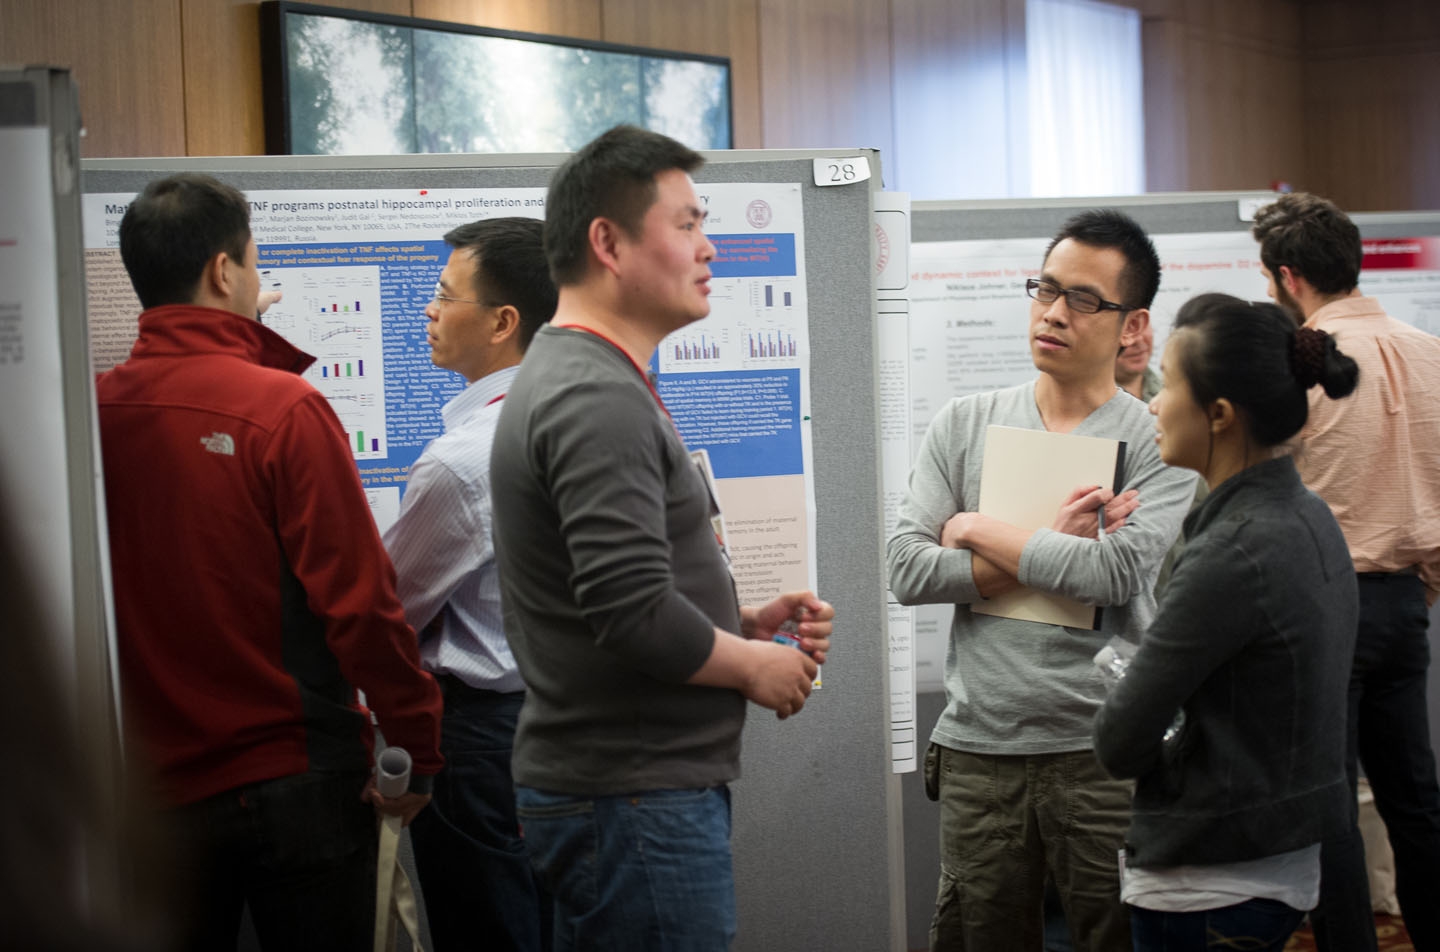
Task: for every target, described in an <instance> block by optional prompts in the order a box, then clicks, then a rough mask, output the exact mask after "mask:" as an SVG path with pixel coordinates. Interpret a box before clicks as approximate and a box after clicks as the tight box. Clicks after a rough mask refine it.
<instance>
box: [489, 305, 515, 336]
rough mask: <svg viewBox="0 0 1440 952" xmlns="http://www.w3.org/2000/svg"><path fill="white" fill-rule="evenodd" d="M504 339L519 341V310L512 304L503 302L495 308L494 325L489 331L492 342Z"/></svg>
mask: <svg viewBox="0 0 1440 952" xmlns="http://www.w3.org/2000/svg"><path fill="white" fill-rule="evenodd" d="M506 341H514V342H515V343H516V344H518V343H519V342H520V311H519V309H517V308H516V307H515V305H513V304H503V305H501V306H500V307H497V308H496V309H495V327H494V329H493V330H491V332H490V342H491V343H492V344H503V343H505V342H506Z"/></svg>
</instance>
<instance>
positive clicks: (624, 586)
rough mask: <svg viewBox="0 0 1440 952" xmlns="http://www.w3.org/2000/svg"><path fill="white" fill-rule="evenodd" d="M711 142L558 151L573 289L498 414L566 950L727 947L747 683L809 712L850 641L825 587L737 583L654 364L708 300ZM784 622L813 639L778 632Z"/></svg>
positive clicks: (549, 869)
mask: <svg viewBox="0 0 1440 952" xmlns="http://www.w3.org/2000/svg"><path fill="white" fill-rule="evenodd" d="M701 161H702V160H701V158H700V156H699V155H698V154H696V153H695V152H693V151H691V150H690V149H688V148H686V147H685V146H683V145H681V144H680V143H678V142H675V141H674V140H672V139H668V138H666V137H665V136H662V135H659V134H656V133H652V132H646V131H644V130H641V129H636V128H633V127H627V126H620V127H617V128H615V129H612V130H610V131H609V132H607V133H605V134H604V135H602V136H600V137H599V138H598V139H596V140H595V141H594V142H591V143H590V144H589V145H587V146H586V147H585V148H583V149H581V150H580V151H579V152H578V153H576V154H575V156H573V157H572V158H571V159H570V160H569V161H568V162H566V163H565V165H563V166H561V168H560V169H559V170H558V171H557V172H556V174H555V177H554V179H553V180H552V181H551V184H550V191H549V194H548V197H547V199H546V215H545V252H546V256H547V258H548V259H549V262H550V272H551V275H552V276H553V277H554V279H555V283H556V285H557V287H558V288H559V291H560V300H559V306H558V308H557V309H556V312H555V317H554V319H553V320H552V322H551V324H550V326H549V327H546V328H543V329H542V330H541V331H540V332H539V333H538V334H537V335H536V336H535V340H534V342H533V343H532V344H531V347H530V350H529V351H528V353H527V354H526V357H525V360H524V362H523V363H522V364H521V366H520V371H519V373H518V374H517V376H516V378H515V381H514V383H513V384H512V386H511V387H510V391H509V393H508V395H507V396H506V398H505V401H504V404H503V407H502V410H501V413H500V422H499V426H498V429H497V431H496V435H495V445H494V451H493V453H492V457H491V489H492V492H493V494H494V501H495V506H494V518H495V537H496V538H495V550H496V553H497V561H498V563H499V567H500V587H501V601H502V603H503V611H504V618H505V635H506V637H507V639H508V640H509V642H510V647H511V650H512V651H513V652H514V654H515V660H516V662H517V663H518V664H519V667H520V674H521V676H522V677H523V678H524V680H525V683H526V686H527V689H528V693H527V695H526V700H525V705H524V707H523V708H522V709H521V712H520V721H519V726H518V729H517V732H516V735H515V753H514V761H513V771H514V776H515V783H516V804H517V813H518V815H519V818H520V822H521V825H522V827H523V829H524V837H525V844H526V849H527V851H528V852H529V854H530V859H531V863H532V865H533V866H534V867H535V869H536V870H537V872H538V873H539V874H540V877H541V879H542V881H543V882H544V883H545V884H546V885H547V886H548V887H549V888H550V890H551V891H552V893H553V894H554V896H555V905H556V910H555V947H556V949H557V950H559V949H597V950H609V949H613V950H617V952H618V950H646V949H654V950H663V949H680V948H684V949H715V950H720V949H724V948H726V947H728V945H729V942H730V939H731V937H732V936H733V935H734V932H735V898H734V883H733V876H732V872H731V863H730V794H729V789H728V787H727V784H728V783H729V782H730V781H731V780H734V779H735V778H736V776H737V775H738V773H739V754H740V730H741V727H742V725H743V723H744V718H745V709H746V701H747V700H749V701H754V702H755V703H757V704H760V705H761V706H763V707H766V708H769V709H771V710H773V711H775V712H776V713H777V714H778V715H779V716H780V717H787V716H789V715H791V714H794V713H796V712H797V711H799V710H800V708H801V707H802V706H803V705H804V703H805V699H806V697H807V696H808V695H809V693H810V688H811V684H812V683H813V681H814V678H815V674H816V671H817V668H816V665H817V664H818V663H820V662H823V661H824V659H825V652H826V651H827V650H828V648H829V643H830V642H829V637H830V629H831V622H830V619H831V618H832V616H833V614H834V611H833V609H832V608H831V607H830V606H829V605H828V604H826V603H825V602H822V601H821V600H820V599H818V598H816V597H815V595H813V594H812V593H810V592H795V593H791V594H787V595H782V596H780V597H778V598H776V599H775V600H773V601H772V602H770V603H769V604H767V605H765V606H763V607H761V608H758V609H757V608H748V607H747V608H742V607H740V606H739V605H737V604H736V598H735V587H734V583H733V581H732V580H731V577H730V571H729V567H728V566H727V564H726V562H725V557H724V554H723V553H722V551H721V549H720V546H719V544H718V542H717V540H716V538H715V533H714V531H713V529H712V528H711V522H710V494H709V490H708V489H707V487H706V484H705V482H704V479H703V477H702V476H701V475H700V473H699V471H698V470H697V469H696V468H695V465H694V464H693V462H692V461H691V459H690V455H689V453H688V452H686V449H685V445H684V444H683V443H682V442H681V440H680V436H679V434H678V433H677V432H676V430H675V427H674V425H673V424H672V423H671V421H670V419H669V415H668V414H667V413H666V411H665V407H664V404H663V403H661V401H660V397H659V395H658V393H657V392H656V390H655V387H654V384H653V382H652V381H651V380H650V377H649V374H648V373H647V372H646V370H645V367H646V365H647V364H648V363H649V362H650V359H651V357H652V356H653V354H654V352H655V348H656V346H657V345H658V344H659V342H660V340H661V339H662V338H664V337H665V336H666V335H668V334H669V333H671V332H672V331H674V330H677V329H678V328H680V327H683V326H685V325H686V324H689V323H692V322H694V321H697V320H700V319H701V318H703V317H704V316H705V315H706V314H708V313H709V311H710V304H709V300H708V295H709V291H710V285H709V281H710V261H711V259H712V258H714V256H715V248H714V246H713V245H711V244H710V241H709V239H708V238H706V237H705V235H704V233H703V231H702V230H701V224H702V223H703V221H704V218H705V211H704V209H703V208H702V207H701V205H700V200H699V198H698V197H697V195H696V193H695V186H694V183H693V182H692V181H691V180H690V176H689V174H688V173H690V172H691V171H693V170H694V169H696V168H698V167H699V165H700V163H701ZM786 622H794V623H795V627H796V635H797V637H798V639H799V642H800V644H799V647H800V648H801V649H802V650H796V648H795V647H792V646H790V645H786V644H777V643H776V642H774V641H772V637H773V636H774V635H775V634H776V633H777V632H778V631H779V630H780V626H781V625H782V624H784V623H786Z"/></svg>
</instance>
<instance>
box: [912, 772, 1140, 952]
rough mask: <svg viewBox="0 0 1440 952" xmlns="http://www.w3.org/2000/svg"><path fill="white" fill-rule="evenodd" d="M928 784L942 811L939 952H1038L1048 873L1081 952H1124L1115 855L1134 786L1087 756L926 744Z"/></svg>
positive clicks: (934, 925) (935, 934)
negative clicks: (972, 751)
mask: <svg viewBox="0 0 1440 952" xmlns="http://www.w3.org/2000/svg"><path fill="white" fill-rule="evenodd" d="M925 779H926V786H927V788H928V790H929V791H931V792H932V793H933V795H936V796H937V797H938V799H939V802H940V887H939V891H938V895H937V896H936V900H935V918H934V919H933V920H932V922H931V925H930V948H931V949H932V950H934V952H1010V950H1014V952H1039V950H1040V949H1041V948H1042V946H1043V922H1042V915H1041V907H1042V904H1043V900H1044V886H1045V873H1046V871H1047V870H1049V872H1050V874H1051V875H1052V876H1053V877H1054V879H1055V886H1056V889H1057V890H1058V891H1059V893H1060V899H1061V902H1062V903H1063V905H1064V907H1065V918H1066V921H1067V922H1068V923H1069V926H1070V935H1071V937H1072V939H1073V941H1074V945H1075V950H1076V952H1128V950H1129V949H1130V947H1131V946H1130V916H1129V911H1128V910H1127V909H1126V908H1125V907H1124V906H1123V905H1122V904H1121V902H1120V873H1119V867H1118V854H1119V851H1120V849H1121V847H1122V846H1123V844H1124V837H1125V830H1126V828H1127V827H1128V826H1129V823H1130V795H1131V790H1132V787H1131V784H1130V783H1129V782H1128V781H1121V780H1112V779H1110V777H1108V776H1107V775H1106V774H1105V772H1104V770H1102V769H1101V767H1100V764H1099V763H1098V762H1097V761H1096V760H1095V755H1094V754H1093V753H1092V752H1090V751H1088V750H1087V751H1080V752H1076V753H1066V754H1041V755H1034V756H1014V757H1010V756H993V755H981V754H966V753H961V752H959V751H955V750H950V749H948V748H945V747H940V746H937V745H935V744H931V745H930V747H929V749H928V750H927V751H926V754H925Z"/></svg>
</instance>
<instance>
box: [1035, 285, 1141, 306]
mask: <svg viewBox="0 0 1440 952" xmlns="http://www.w3.org/2000/svg"><path fill="white" fill-rule="evenodd" d="M1025 293H1026V294H1028V295H1029V296H1030V297H1032V298H1034V299H1035V300H1037V301H1039V302H1040V303H1041V304H1054V303H1055V301H1056V299H1058V298H1059V297H1060V296H1062V295H1063V296H1064V297H1065V306H1066V307H1068V308H1070V310H1072V311H1074V312H1075V313H1076V314H1094V313H1096V312H1097V311H1133V310H1135V308H1133V307H1129V306H1127V305H1124V304H1116V303H1115V302H1114V301H1107V300H1105V299H1104V298H1102V297H1101V296H1100V295H1098V294H1092V293H1091V292H1089V291H1080V290H1077V289H1075V288H1062V287H1060V285H1058V284H1051V283H1050V282H1049V281H1041V280H1040V279H1039V278H1029V279H1027V280H1026V281H1025Z"/></svg>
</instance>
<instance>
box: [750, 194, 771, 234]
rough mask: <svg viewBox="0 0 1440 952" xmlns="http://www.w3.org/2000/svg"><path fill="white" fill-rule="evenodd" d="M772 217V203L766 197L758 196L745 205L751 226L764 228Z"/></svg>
mask: <svg viewBox="0 0 1440 952" xmlns="http://www.w3.org/2000/svg"><path fill="white" fill-rule="evenodd" d="M770 218H771V214H770V203H769V202H767V201H765V200H764V199H760V198H757V199H755V201H753V202H751V203H750V204H749V205H747V206H745V220H746V221H748V222H749V223H750V227H751V228H764V227H765V226H766V225H768V224H770Z"/></svg>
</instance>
